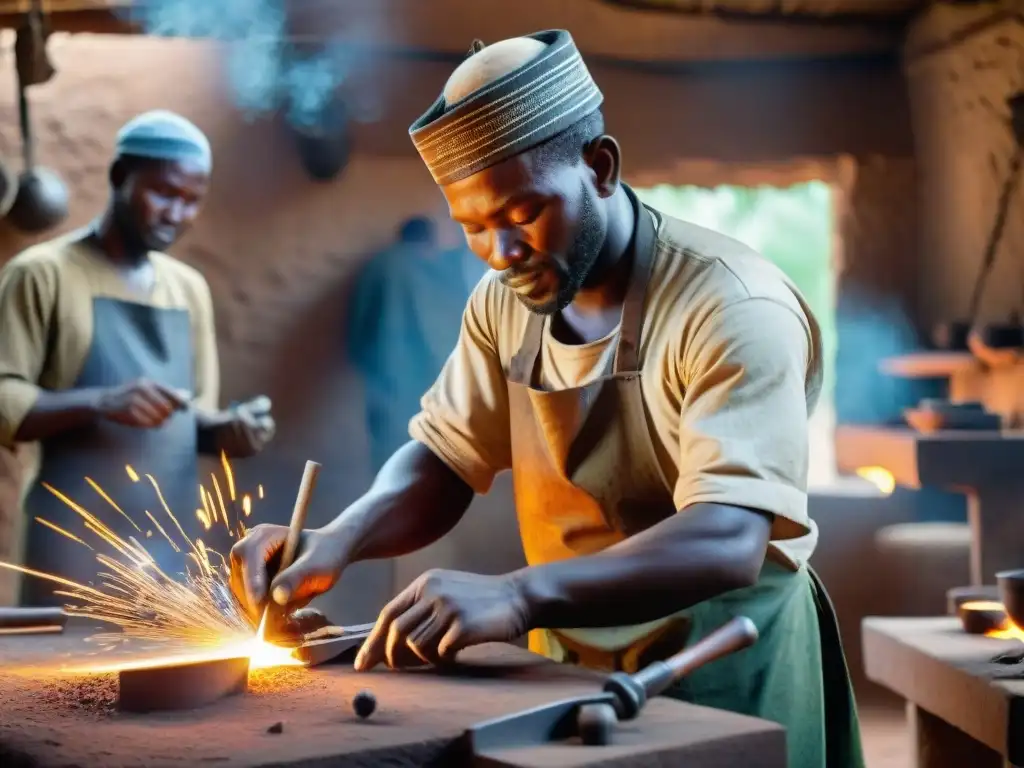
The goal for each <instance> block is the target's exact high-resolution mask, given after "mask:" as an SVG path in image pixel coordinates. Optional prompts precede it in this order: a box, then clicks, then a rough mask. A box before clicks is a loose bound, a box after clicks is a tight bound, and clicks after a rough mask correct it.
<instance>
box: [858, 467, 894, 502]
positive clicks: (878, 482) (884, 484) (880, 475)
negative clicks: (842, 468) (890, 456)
mask: <svg viewBox="0 0 1024 768" xmlns="http://www.w3.org/2000/svg"><path fill="white" fill-rule="evenodd" d="M857 477H859V478H861V479H862V480H867V481H868V482H869V483H871V484H872V485H873V486H875V488H877V489H878V490H879V492H881V493H882V494H884V495H886V496H888V495H890V494H891V493H892V492H893V491H894V490H896V478H895V477H893V474H892V472H890V471H889V470H888V469H886V468H885V467H861V468H860V469H858V470H857Z"/></svg>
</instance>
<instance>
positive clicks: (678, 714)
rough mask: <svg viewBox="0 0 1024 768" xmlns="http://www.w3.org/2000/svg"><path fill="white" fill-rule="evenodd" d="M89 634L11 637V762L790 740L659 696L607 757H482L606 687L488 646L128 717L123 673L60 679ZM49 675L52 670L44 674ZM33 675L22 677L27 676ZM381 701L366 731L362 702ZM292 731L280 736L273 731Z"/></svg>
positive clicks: (3, 751)
mask: <svg viewBox="0 0 1024 768" xmlns="http://www.w3.org/2000/svg"><path fill="white" fill-rule="evenodd" d="M83 641H84V635H83V634H82V633H81V632H77V631H72V632H69V633H67V634H65V635H63V636H32V637H30V636H21V637H0V765H5V766H6V765H16V766H33V767H34V768H35V767H38V768H56V767H57V766H60V767H61V768H67V767H68V766H76V767H77V768H121V767H126V766H143V765H144V766H146V768H162V767H167V768H184V767H185V766H188V767H189V768H191V767H192V766H198V765H216V766H222V767H223V768H253V767H254V766H326V765H330V766H332V768H345V767H351V768H354V767H356V766H358V767H359V768H363V767H364V766H378V765H388V766H390V767H391V768H402V767H404V766H446V767H448V766H450V767H451V768H458V766H461V765H477V766H483V765H486V766H506V767H512V768H514V767H515V766H524V767H525V766H531V767H534V768H539V767H540V766H587V765H597V764H600V765H601V766H609V767H614V766H650V765H671V766H673V767H674V768H687V767H688V766H701V767H702V768H712V767H713V766H723V767H724V766H736V765H742V766H744V767H745V768H785V735H784V733H783V731H782V729H781V728H780V727H779V726H777V725H775V724H773V723H768V722H765V721H762V720H757V719H754V718H749V717H741V716H739V715H734V714H731V713H726V712H722V711H718V710H713V709H707V708H704V707H696V706H692V705H687V704H683V703H680V702H676V701H670V700H668V699H663V698H661V699H656V700H654V701H652V702H650V704H649V705H648V706H647V708H646V709H645V710H644V712H643V713H642V714H641V716H640V718H639V719H638V720H636V721H634V722H633V723H624V724H622V725H620V726H619V730H618V732H617V735H616V743H615V744H614V745H612V746H608V747H589V748H588V747H581V746H569V745H564V746H550V747H545V748H539V749H523V750H513V751H509V752H505V753H503V754H492V755H490V756H489V758H490V759H489V760H477V761H476V762H473V760H472V759H471V758H470V757H469V756H468V755H466V754H465V751H464V742H463V741H462V739H461V738H460V737H461V735H462V734H463V732H464V731H465V729H466V728H468V727H469V726H470V725H472V724H473V723H475V722H480V721H483V720H488V719H490V718H493V717H497V716H500V715H504V714H509V713H513V712H517V711H519V710H522V709H527V708H529V707H534V706H537V705H540V704H544V703H548V702H551V701H555V700H557V699H560V698H564V697H567V696H572V695H576V694H580V693H584V692H588V691H593V690H594V689H595V688H596V687H597V686H598V685H599V681H600V678H599V677H597V676H595V675H594V674H592V673H586V672H583V671H581V670H577V669H573V668H570V667H566V666H562V665H557V664H553V663H550V662H548V661H546V660H544V659H541V658H540V657H538V656H534V655H532V654H529V653H527V652H525V651H522V650H521V649H518V648H513V647H511V646H505V645H491V646H482V647H480V648H477V649H472V650H471V651H469V652H466V653H465V654H464V656H460V662H462V661H465V664H462V665H460V669H459V670H458V671H457V672H455V673H446V674H443V675H442V674H439V673H437V672H432V671H420V672H401V673H399V672H390V671H386V670H381V671H375V672H371V673H362V674H356V673H355V672H353V671H352V669H351V667H347V666H324V667H318V668H315V669H305V668H296V667H291V668H283V669H277V670H272V671H262V672H253V673H252V676H251V678H250V691H249V692H248V693H246V694H244V695H241V696H236V697H233V698H229V699H224V700H222V701H220V702H218V703H216V704H212V705H210V706H208V707H205V708H202V709H197V710H193V711H189V712H179V713H163V714H154V715H127V714H121V713H118V712H117V711H116V710H115V707H114V704H115V700H116V692H117V682H116V678H115V676H114V675H106V676H95V677H88V678H81V677H78V678H74V677H69V676H68V675H67V673H64V674H57V673H55V672H54V671H52V670H53V667H54V665H55V664H60V663H64V664H67V663H69V662H72V661H75V660H80V659H81V654H82V650H83V647H84V643H83ZM43 663H45V664H47V665H48V666H49V668H50V669H51V671H50V672H43V671H40V670H39V669H37V668H36V669H33V665H39V664H43ZM16 669H21V670H22V671H21V672H18V671H16ZM362 689H368V690H370V691H372V692H373V693H374V694H375V695H376V698H377V711H376V712H375V713H374V714H373V716H372V717H370V718H369V719H368V720H365V721H360V720H358V719H357V718H356V717H355V715H354V714H353V713H352V706H351V701H352V697H353V695H354V694H355V693H356V692H357V691H359V690H362ZM278 722H280V723H282V724H283V732H282V733H280V734H272V733H268V731H267V729H268V727H270V726H272V725H274V724H275V723H278Z"/></svg>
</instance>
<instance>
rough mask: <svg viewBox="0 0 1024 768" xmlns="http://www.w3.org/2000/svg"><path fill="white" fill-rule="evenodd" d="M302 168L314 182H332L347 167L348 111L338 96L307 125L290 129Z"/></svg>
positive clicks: (348, 150) (348, 144)
mask: <svg viewBox="0 0 1024 768" xmlns="http://www.w3.org/2000/svg"><path fill="white" fill-rule="evenodd" d="M289 127H290V129H291V131H292V134H293V136H294V137H295V144H296V148H297V149H298V153H299V160H300V161H301V162H302V167H303V168H304V169H305V170H306V173H308V174H309V176H310V178H312V179H314V180H315V181H331V180H332V179H334V178H336V177H337V176H338V174H340V173H341V172H342V171H343V170H344V169H345V166H347V165H348V160H349V153H350V150H351V145H350V143H349V117H348V109H347V108H346V106H345V102H344V101H343V100H342V98H341V97H340V96H339V95H337V94H335V95H334V96H333V97H332V98H331V99H330V100H329V101H328V102H327V103H326V104H325V105H324V106H323V108H322V109H321V111H320V113H319V114H318V115H317V119H316V120H315V121H313V122H311V123H310V124H308V125H290V126H289Z"/></svg>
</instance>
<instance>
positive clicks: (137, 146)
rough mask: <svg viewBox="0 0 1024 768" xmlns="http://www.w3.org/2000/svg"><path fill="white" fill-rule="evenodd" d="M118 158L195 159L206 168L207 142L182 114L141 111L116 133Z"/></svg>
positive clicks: (208, 157) (209, 159)
mask: <svg viewBox="0 0 1024 768" xmlns="http://www.w3.org/2000/svg"><path fill="white" fill-rule="evenodd" d="M115 153H116V156H117V157H121V156H123V155H132V156H134V157H149V158H153V159H154V160H169V161H180V160H194V161H197V162H199V163H202V164H203V165H205V166H206V167H207V168H209V167H210V166H211V165H212V163H213V154H212V152H211V151H210V142H209V140H208V139H207V138H206V134H204V133H203V132H202V131H201V130H199V129H198V128H197V127H196V126H195V125H194V124H193V123H192V122H191V121H189V120H186V119H185V118H184V117H182V116H181V115H178V114H175V113H174V112H169V111H167V110H164V109H156V110H153V111H151V112H143V113H142V114H141V115H138V116H137V117H134V118H132V119H131V120H129V121H128V122H127V123H125V125H124V126H123V127H122V128H121V130H120V131H118V132H117V145H116V149H115Z"/></svg>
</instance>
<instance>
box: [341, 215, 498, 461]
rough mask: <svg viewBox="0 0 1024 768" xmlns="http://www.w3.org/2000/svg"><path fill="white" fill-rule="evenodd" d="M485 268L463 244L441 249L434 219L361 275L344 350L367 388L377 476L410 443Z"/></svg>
mask: <svg viewBox="0 0 1024 768" xmlns="http://www.w3.org/2000/svg"><path fill="white" fill-rule="evenodd" d="M486 271H487V268H486V266H485V265H483V264H481V263H480V261H479V260H478V259H476V258H473V256H472V254H471V253H470V252H469V251H468V249H466V248H465V247H462V248H452V249H444V248H442V247H441V246H440V245H439V243H438V234H437V228H436V226H435V224H434V222H433V221H431V220H430V219H428V218H425V217H421V216H417V217H414V218H411V219H409V220H407V221H406V222H404V223H403V224H402V225H401V226H400V227H399V230H398V238H397V240H396V241H395V242H394V243H393V244H392V245H390V246H388V247H387V248H385V249H384V250H382V251H380V252H378V253H376V254H374V255H373V256H372V257H371V258H370V260H369V261H367V263H366V265H365V266H364V267H363V269H362V271H361V272H360V274H359V276H358V277H357V278H356V282H355V286H354V288H353V291H352V295H351V298H350V299H349V306H348V318H347V325H346V330H347V334H348V339H347V343H346V349H347V350H348V355H349V359H350V361H351V363H352V365H353V366H355V368H356V370H357V371H359V374H360V376H362V378H363V382H364V386H365V390H366V419H367V432H368V434H369V439H370V457H371V460H372V462H373V471H374V472H377V470H379V469H380V468H381V467H382V466H383V465H384V462H385V461H387V460H388V458H390V457H391V454H392V453H394V452H395V451H396V450H397V449H398V448H399V447H401V446H402V445H404V444H405V443H406V442H408V440H409V420H410V419H411V418H412V417H413V416H415V415H416V414H417V413H418V412H419V410H420V398H421V397H422V396H423V393H424V392H426V391H427V390H428V389H429V388H430V385H431V384H433V383H434V379H436V378H437V375H438V373H440V372H441V368H442V367H443V366H444V362H445V360H447V359H448V355H449V354H451V351H452V350H453V349H454V348H455V342H456V341H458V338H459V328H460V326H461V324H462V311H463V309H464V308H465V306H466V300H467V299H468V298H469V295H470V293H471V292H472V290H473V288H474V287H475V286H476V284H477V282H479V280H480V278H482V277H483V275H484V273H485V272H486Z"/></svg>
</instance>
